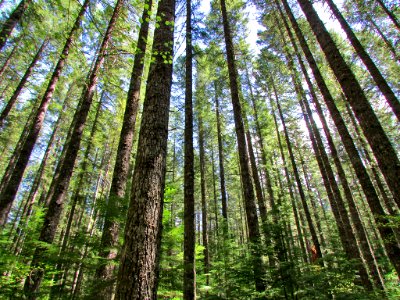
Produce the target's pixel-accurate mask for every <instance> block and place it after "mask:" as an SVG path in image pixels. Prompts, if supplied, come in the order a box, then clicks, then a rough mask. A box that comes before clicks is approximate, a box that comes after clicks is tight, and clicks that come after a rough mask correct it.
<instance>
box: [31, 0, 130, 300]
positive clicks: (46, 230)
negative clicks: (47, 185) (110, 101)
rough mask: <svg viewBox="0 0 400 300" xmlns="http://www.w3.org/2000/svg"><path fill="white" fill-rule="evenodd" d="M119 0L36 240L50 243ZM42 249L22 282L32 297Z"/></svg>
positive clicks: (38, 280) (38, 279) (39, 275)
mask: <svg viewBox="0 0 400 300" xmlns="http://www.w3.org/2000/svg"><path fill="white" fill-rule="evenodd" d="M123 1H124V0H118V1H117V3H116V5H115V7H114V11H113V14H112V16H111V19H110V22H109V24H108V27H107V30H106V32H105V34H104V38H103V41H102V43H101V46H100V50H99V53H98V56H97V58H96V62H95V64H94V66H93V68H92V70H91V72H90V74H89V76H88V80H87V82H86V85H85V87H84V89H83V91H82V97H81V99H82V102H81V105H80V106H79V108H78V110H77V111H76V113H75V115H76V118H75V117H74V119H76V123H75V125H74V128H73V130H72V135H71V139H70V141H69V142H68V144H67V145H65V147H66V149H67V150H66V154H65V157H66V159H65V160H64V161H63V164H62V166H60V175H59V177H58V178H57V181H56V183H55V189H54V193H53V195H52V197H51V200H50V203H49V208H48V210H47V213H46V215H45V218H44V223H43V227H42V229H41V232H40V237H39V240H40V241H42V242H45V243H48V244H52V243H53V240H54V237H55V234H56V230H57V227H58V224H59V222H60V218H61V214H62V211H63V208H64V199H65V196H66V193H67V190H68V186H69V182H70V179H71V175H72V171H73V168H74V165H75V161H76V157H77V155H78V151H79V147H80V143H81V139H82V134H83V129H84V127H85V123H86V119H87V116H88V114H89V110H90V106H91V104H92V100H93V96H94V91H95V88H96V84H97V80H98V72H99V70H100V67H101V65H102V63H103V61H104V55H105V53H106V50H107V48H108V44H109V42H110V39H111V33H112V31H113V29H114V26H115V24H116V21H117V18H118V15H119V11H120V9H121V7H122V4H123ZM45 252H46V248H44V247H37V248H36V250H35V253H34V255H33V259H32V263H31V268H32V271H31V273H30V275H29V276H28V278H27V279H26V281H25V286H24V289H25V292H26V293H27V295H31V296H32V297H36V296H35V294H36V293H37V291H38V289H39V287H40V284H41V281H42V279H43V275H44V271H43V269H42V268H41V267H40V265H41V264H42V263H43V259H44V257H45Z"/></svg>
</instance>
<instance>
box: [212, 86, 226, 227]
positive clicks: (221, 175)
mask: <svg viewBox="0 0 400 300" xmlns="http://www.w3.org/2000/svg"><path fill="white" fill-rule="evenodd" d="M214 89H215V114H216V118H217V138H218V162H219V181H220V187H221V204H222V217H223V218H224V221H225V224H223V226H224V230H225V229H227V228H228V202H227V199H226V185H225V167H224V148H223V146H222V130H221V116H220V107H219V95H218V89H217V82H216V81H215V82H214Z"/></svg>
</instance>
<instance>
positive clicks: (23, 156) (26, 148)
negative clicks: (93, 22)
mask: <svg viewBox="0 0 400 300" xmlns="http://www.w3.org/2000/svg"><path fill="white" fill-rule="evenodd" d="M89 2H90V1H89V0H85V2H84V4H83V6H82V7H81V9H80V12H79V14H78V16H77V18H76V20H75V23H74V25H73V27H72V29H71V31H70V33H69V35H68V38H67V40H66V42H65V45H64V48H63V50H62V52H61V55H60V59H59V60H58V62H57V65H56V67H55V69H54V71H53V74H52V76H51V79H50V81H49V83H48V86H47V89H46V91H45V93H44V95H43V98H42V101H41V103H40V106H39V108H38V110H37V112H36V115H35V117H34V119H33V123H32V126H31V127H30V129H29V130H28V136H27V138H26V140H25V142H24V143H23V145H22V147H21V150H20V154H19V155H18V161H17V162H16V165H15V171H14V172H13V174H12V176H11V177H10V180H9V181H8V183H7V185H6V186H5V187H4V189H3V190H2V191H1V195H0V199H1V200H0V224H4V223H5V221H6V219H7V215H8V212H9V210H8V208H9V207H10V205H11V204H12V202H13V201H14V198H15V195H16V194H17V191H18V187H19V185H20V183H21V180H22V177H23V175H24V171H25V169H26V166H27V164H28V161H29V157H30V155H31V153H32V150H33V147H34V145H35V143H36V140H37V139H38V136H39V132H40V130H41V128H42V125H43V122H44V117H45V114H46V111H47V108H48V106H49V104H50V101H51V98H52V96H53V93H54V89H55V87H56V84H57V82H58V80H59V78H60V76H61V71H62V70H63V68H64V65H65V62H66V59H67V57H68V54H69V50H70V48H71V46H72V42H73V39H74V38H75V34H76V32H77V31H78V30H79V28H80V26H81V25H80V24H81V20H82V18H83V15H84V13H85V11H86V8H87V7H88V5H89Z"/></svg>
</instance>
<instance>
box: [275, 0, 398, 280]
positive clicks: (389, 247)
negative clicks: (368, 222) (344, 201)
mask: <svg viewBox="0 0 400 300" xmlns="http://www.w3.org/2000/svg"><path fill="white" fill-rule="evenodd" d="M282 2H283V4H284V7H285V10H286V13H287V14H288V16H289V19H290V21H291V23H292V26H293V28H294V30H295V33H296V36H297V38H298V40H299V42H300V46H301V48H302V50H303V52H304V54H305V56H306V58H307V61H308V63H309V65H310V68H311V70H312V72H313V74H314V77H315V80H316V82H317V85H318V87H319V89H320V91H321V93H322V95H323V97H324V100H325V103H326V105H327V107H328V110H329V112H330V114H331V116H332V119H333V121H334V123H335V125H336V128H337V130H338V132H339V135H340V137H341V140H342V142H343V145H344V147H345V149H346V151H347V153H348V155H349V158H350V161H351V163H352V165H353V168H354V170H355V172H356V175H357V177H358V180H359V181H360V184H361V186H362V189H363V191H364V194H365V196H366V199H367V202H368V204H369V207H370V208H371V211H372V213H373V214H374V218H375V220H376V221H377V225H378V229H379V232H380V234H381V236H382V239H383V242H384V245H385V248H386V251H387V253H388V256H389V259H390V260H391V262H392V264H393V265H394V266H395V268H396V271H397V272H398V273H399V271H400V249H399V248H398V245H397V244H396V243H395V242H394V240H393V239H394V236H393V231H392V230H391V229H390V227H389V226H387V225H389V221H388V220H387V217H386V216H385V212H384V210H383V207H382V206H381V204H380V201H379V198H378V195H377V194H376V191H375V188H374V186H373V184H372V182H371V180H370V178H369V176H368V173H367V171H366V169H365V167H364V165H363V162H362V160H361V158H360V156H359V153H358V150H357V148H356V147H355V145H354V143H353V140H352V137H351V135H350V133H349V131H348V129H347V127H346V125H345V123H344V121H343V118H342V116H341V115H340V112H339V110H338V109H337V107H336V105H335V102H334V100H333V98H332V95H331V94H330V91H329V89H328V87H327V85H326V83H325V81H324V79H323V77H322V74H321V72H320V71H319V68H318V66H317V64H316V62H315V59H314V57H313V55H312V53H311V51H310V49H309V47H308V45H307V42H306V41H305V39H304V36H303V34H302V32H301V30H300V27H299V26H298V24H297V21H296V19H295V18H294V16H293V13H292V12H291V10H290V7H289V6H288V3H287V2H286V0H283V1H282Z"/></svg>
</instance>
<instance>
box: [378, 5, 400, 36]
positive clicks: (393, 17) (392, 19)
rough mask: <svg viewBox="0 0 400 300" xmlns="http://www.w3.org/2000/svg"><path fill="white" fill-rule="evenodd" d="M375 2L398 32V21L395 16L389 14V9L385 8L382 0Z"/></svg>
mask: <svg viewBox="0 0 400 300" xmlns="http://www.w3.org/2000/svg"><path fill="white" fill-rule="evenodd" d="M376 2H378V4H379V5H380V6H381V7H382V9H383V11H384V12H385V13H386V14H387V15H388V17H389V18H390V20H391V21H392V22H393V24H394V25H395V26H396V28H397V30H399V31H400V22H399V20H397V18H396V16H395V15H394V14H393V12H391V11H390V9H389V8H387V7H386V5H385V3H384V2H383V1H382V0H376Z"/></svg>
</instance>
